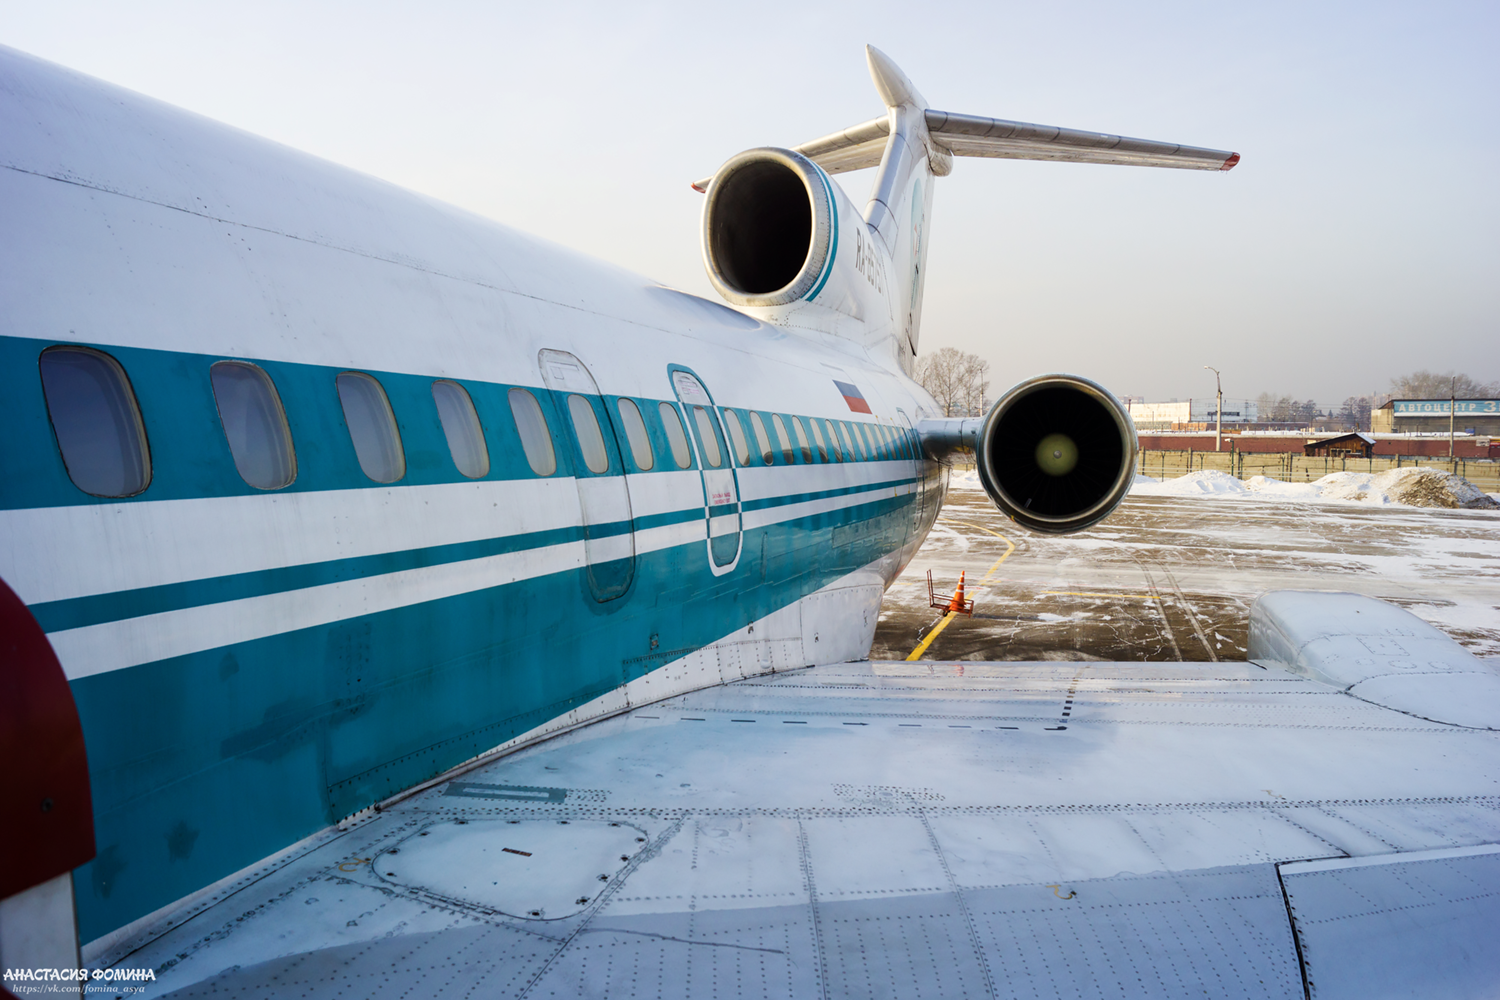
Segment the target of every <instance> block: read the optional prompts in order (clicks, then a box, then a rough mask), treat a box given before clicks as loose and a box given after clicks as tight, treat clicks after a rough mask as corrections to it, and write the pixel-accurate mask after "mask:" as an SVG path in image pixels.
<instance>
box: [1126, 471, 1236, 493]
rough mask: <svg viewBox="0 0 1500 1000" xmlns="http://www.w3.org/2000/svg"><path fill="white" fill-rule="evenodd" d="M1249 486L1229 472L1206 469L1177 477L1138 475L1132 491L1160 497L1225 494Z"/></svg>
mask: <svg viewBox="0 0 1500 1000" xmlns="http://www.w3.org/2000/svg"><path fill="white" fill-rule="evenodd" d="M1249 489H1250V488H1249V487H1248V486H1247V485H1246V484H1245V483H1243V482H1241V481H1240V480H1239V479H1237V478H1235V477H1234V476H1231V475H1230V474H1229V473H1227V472H1220V471H1219V470H1217V469H1205V470H1203V471H1201V472H1189V473H1188V474H1187V475H1185V476H1178V477H1177V478H1176V479H1167V480H1159V479H1152V478H1151V477H1150V476H1136V477H1135V485H1134V486H1132V487H1131V490H1130V491H1131V492H1132V493H1148V494H1150V495H1152V496H1159V497H1185V496H1194V497H1199V496H1215V495H1216V496H1224V495H1226V494H1228V495H1238V494H1243V493H1247V492H1249Z"/></svg>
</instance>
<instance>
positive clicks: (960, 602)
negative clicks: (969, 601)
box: [948, 570, 964, 611]
mask: <svg viewBox="0 0 1500 1000" xmlns="http://www.w3.org/2000/svg"><path fill="white" fill-rule="evenodd" d="M948 610H949V611H963V610H964V574H963V571H962V570H960V571H959V574H958V589H957V590H955V591H954V592H953V600H951V601H949V602H948Z"/></svg>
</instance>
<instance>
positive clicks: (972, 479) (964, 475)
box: [948, 469, 984, 490]
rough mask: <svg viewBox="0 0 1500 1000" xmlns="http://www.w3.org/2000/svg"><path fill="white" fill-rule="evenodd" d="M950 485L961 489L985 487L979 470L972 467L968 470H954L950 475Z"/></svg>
mask: <svg viewBox="0 0 1500 1000" xmlns="http://www.w3.org/2000/svg"><path fill="white" fill-rule="evenodd" d="M948 485H949V486H953V487H957V488H958V489H961V490H982V489H984V487H983V486H982V485H980V482H979V472H978V471H977V470H975V469H970V470H969V471H968V472H954V473H951V474H950V475H949V476H948Z"/></svg>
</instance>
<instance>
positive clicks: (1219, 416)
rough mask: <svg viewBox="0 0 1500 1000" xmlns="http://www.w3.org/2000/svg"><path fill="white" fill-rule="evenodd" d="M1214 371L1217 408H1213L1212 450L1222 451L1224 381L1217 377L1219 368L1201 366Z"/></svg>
mask: <svg viewBox="0 0 1500 1000" xmlns="http://www.w3.org/2000/svg"><path fill="white" fill-rule="evenodd" d="M1203 367H1204V368H1205V369H1207V370H1208V371H1211V372H1213V373H1214V385H1215V386H1217V387H1218V391H1219V402H1218V408H1217V409H1215V410H1214V451H1222V450H1223V447H1224V383H1223V381H1222V380H1221V379H1220V378H1219V369H1217V368H1215V367H1213V366H1212V365H1204V366H1203Z"/></svg>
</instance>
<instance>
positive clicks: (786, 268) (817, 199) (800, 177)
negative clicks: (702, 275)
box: [703, 148, 833, 306]
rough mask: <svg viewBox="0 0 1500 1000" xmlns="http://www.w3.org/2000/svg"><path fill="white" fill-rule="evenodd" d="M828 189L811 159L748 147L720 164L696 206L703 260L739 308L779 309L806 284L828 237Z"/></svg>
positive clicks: (812, 280) (822, 258)
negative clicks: (699, 210)
mask: <svg viewBox="0 0 1500 1000" xmlns="http://www.w3.org/2000/svg"><path fill="white" fill-rule="evenodd" d="M832 218H833V205H832V194H831V191H830V190H829V187H828V184H827V181H826V180H825V179H824V177H823V175H822V173H821V171H819V170H818V168H817V167H816V166H814V165H813V163H812V161H811V160H809V159H807V158H806V157H805V156H802V155H801V154H800V153H794V152H792V151H791V150H789V149H774V148H766V149H751V150H747V151H746V152H743V153H740V154H739V155H738V156H735V157H734V158H733V159H731V160H730V161H729V162H728V163H726V164H724V165H723V166H722V167H720V168H719V172H718V173H717V174H715V175H714V178H713V180H712V181H711V182H710V184H709V187H708V199H707V201H706V202H705V204H704V206H703V262H704V265H705V266H706V267H707V268H708V277H709V280H710V281H711V282H712V283H713V286H714V288H715V290H717V291H718V293H719V294H720V295H722V296H724V298H725V299H726V300H728V301H729V302H731V303H733V304H735V305H741V306H779V305H786V304H787V303H790V302H795V301H797V300H798V299H800V298H802V297H803V296H804V295H806V294H807V293H808V292H810V291H811V290H812V289H813V286H814V285H815V284H816V283H817V280H818V278H819V276H820V274H821V272H822V270H823V266H824V264H825V263H826V261H827V259H828V251H829V245H830V243H831V240H832V230H833V225H832Z"/></svg>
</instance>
